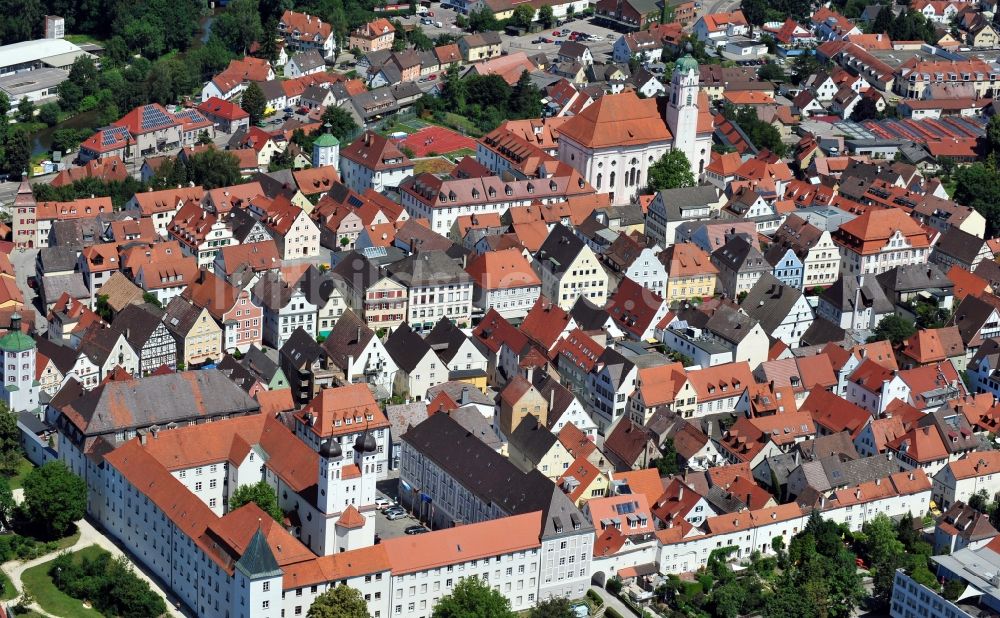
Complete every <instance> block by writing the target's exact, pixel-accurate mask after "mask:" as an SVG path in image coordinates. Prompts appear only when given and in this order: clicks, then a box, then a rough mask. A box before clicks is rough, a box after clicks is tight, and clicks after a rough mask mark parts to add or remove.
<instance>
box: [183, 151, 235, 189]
mask: <svg viewBox="0 0 1000 618" xmlns="http://www.w3.org/2000/svg"><path fill="white" fill-rule="evenodd" d="M185 167H186V168H187V175H188V178H189V179H190V180H191V181H192V182H194V183H195V184H196V185H200V186H202V187H205V188H206V189H217V188H218V187H228V186H230V185H235V184H237V183H238V182H239V181H240V160H239V159H237V158H236V155H234V154H233V153H232V152H229V151H225V150H216V149H215V148H209V149H207V150H205V151H204V152H199V153H198V154H195V155H191V156H190V157H188V160H187V164H186V166H185Z"/></svg>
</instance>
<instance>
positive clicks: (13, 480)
mask: <svg viewBox="0 0 1000 618" xmlns="http://www.w3.org/2000/svg"><path fill="white" fill-rule="evenodd" d="M34 469H35V464H33V463H31V462H30V461H28V460H27V459H25V458H24V457H22V458H21V461H20V462H19V463H18V464H17V472H16V473H15V474H14V476H12V477H10V478H9V479H7V484H9V485H10V488H11V489H19V488H20V487H21V486H22V485H23V484H24V478H25V477H26V476H28V474H29V473H30V472H31V471H32V470H34Z"/></svg>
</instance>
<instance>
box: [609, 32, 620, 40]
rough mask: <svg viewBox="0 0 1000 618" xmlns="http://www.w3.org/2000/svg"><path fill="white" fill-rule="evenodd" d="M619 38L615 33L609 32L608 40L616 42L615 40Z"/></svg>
mask: <svg viewBox="0 0 1000 618" xmlns="http://www.w3.org/2000/svg"><path fill="white" fill-rule="evenodd" d="M617 38H618V35H617V34H615V33H614V32H609V33H608V36H607V39H608V40H609V41H614V40H615V39H617Z"/></svg>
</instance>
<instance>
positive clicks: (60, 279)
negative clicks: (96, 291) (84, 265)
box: [42, 273, 90, 303]
mask: <svg viewBox="0 0 1000 618" xmlns="http://www.w3.org/2000/svg"><path fill="white" fill-rule="evenodd" d="M63 292H66V293H68V294H69V295H70V298H77V299H79V298H90V290H88V289H87V286H86V285H85V284H84V283H83V275H82V274H80V273H70V274H68V275H46V276H43V277H42V297H43V298H45V302H47V303H54V302H55V301H56V300H57V299H58V298H59V297H60V296H62V294H63Z"/></svg>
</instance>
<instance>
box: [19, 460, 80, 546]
mask: <svg viewBox="0 0 1000 618" xmlns="http://www.w3.org/2000/svg"><path fill="white" fill-rule="evenodd" d="M22 509H23V510H24V514H25V515H26V516H27V518H28V519H29V520H31V522H32V523H34V524H35V525H37V526H39V527H40V528H42V529H44V530H46V531H47V532H48V533H49V534H50V535H52V536H53V537H62V536H64V535H65V534H66V533H67V532H69V531H70V529H71V528H72V527H73V524H74V522H76V521H77V520H79V519H81V518H82V517H83V516H84V515H85V514H86V512H87V484H86V483H85V482H84V481H83V479H81V478H80V477H78V476H77V475H75V474H73V473H72V472H70V470H69V468H67V467H66V464H64V463H63V462H61V461H50V462H48V463H46V464H45V465H43V466H42V467H40V468H35V469H34V470H32V471H31V473H30V474H28V476H27V478H25V479H24V504H23V505H22Z"/></svg>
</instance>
